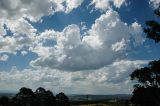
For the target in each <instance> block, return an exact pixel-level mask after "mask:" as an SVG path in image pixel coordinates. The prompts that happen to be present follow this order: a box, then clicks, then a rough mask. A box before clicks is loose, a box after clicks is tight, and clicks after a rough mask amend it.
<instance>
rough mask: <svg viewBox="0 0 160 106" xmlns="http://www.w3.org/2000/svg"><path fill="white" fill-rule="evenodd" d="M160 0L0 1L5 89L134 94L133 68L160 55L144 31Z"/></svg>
mask: <svg viewBox="0 0 160 106" xmlns="http://www.w3.org/2000/svg"><path fill="white" fill-rule="evenodd" d="M159 2H160V1H159V0H141V1H140V0H60V1H58V0H46V1H43V0H33V1H27V2H24V1H22V0H17V1H16V2H13V1H12V0H2V1H0V14H2V15H1V16H0V20H1V21H0V37H1V38H0V39H1V40H0V86H1V88H0V90H2V91H4V90H11V91H16V90H17V89H19V88H20V87H22V86H26V87H30V88H32V89H35V88H37V87H39V86H42V87H45V88H46V89H51V90H53V91H55V92H59V91H64V92H66V93H69V94H80V93H82V94H86V93H91V94H116V93H131V92H132V90H133V87H132V85H133V82H131V81H130V79H129V75H130V73H131V72H133V70H134V69H136V68H139V67H143V66H145V65H146V64H147V63H148V61H149V60H153V59H159V52H160V51H159V50H160V46H159V44H155V42H154V41H152V40H149V39H147V38H146V35H145V34H144V33H143V28H145V27H146V26H145V21H146V20H151V19H155V20H158V18H157V17H156V16H155V15H154V14H153V10H154V9H155V8H156V7H157V3H159ZM77 85H78V86H79V87H78V86H77Z"/></svg>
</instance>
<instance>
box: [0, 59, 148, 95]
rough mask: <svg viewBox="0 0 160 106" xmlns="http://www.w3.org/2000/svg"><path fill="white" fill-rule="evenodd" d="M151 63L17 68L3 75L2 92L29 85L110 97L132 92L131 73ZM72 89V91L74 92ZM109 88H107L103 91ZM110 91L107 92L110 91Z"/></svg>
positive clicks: (123, 62) (133, 62) (0, 78)
mask: <svg viewBox="0 0 160 106" xmlns="http://www.w3.org/2000/svg"><path fill="white" fill-rule="evenodd" d="M147 62H148V61H147V60H136V61H130V60H121V61H116V62H114V63H113V64H111V65H109V66H106V67H103V68H100V69H98V70H90V71H77V72H64V71H60V70H56V69H49V68H40V69H36V70H35V69H24V70H22V71H20V70H18V69H17V68H16V67H13V68H12V70H11V71H9V72H4V71H1V72H0V86H1V87H2V88H1V89H3V88H5V87H6V86H7V87H12V88H13V89H19V87H22V86H27V87H30V88H33V89H35V88H37V87H39V86H42V87H45V88H47V89H51V90H53V91H54V92H59V91H63V90H65V92H67V93H77V92H78V93H82V94H88V93H92V94H95V93H97V94H104V93H105V94H106V93H110V94H111V93H119V91H121V92H123V93H130V92H131V88H132V84H131V82H130V81H129V75H130V73H131V72H132V71H133V70H135V69H136V68H139V67H142V66H143V65H145V64H147ZM71 88H72V91H70V89H71ZM103 88H105V89H103ZM106 89H107V90H106Z"/></svg>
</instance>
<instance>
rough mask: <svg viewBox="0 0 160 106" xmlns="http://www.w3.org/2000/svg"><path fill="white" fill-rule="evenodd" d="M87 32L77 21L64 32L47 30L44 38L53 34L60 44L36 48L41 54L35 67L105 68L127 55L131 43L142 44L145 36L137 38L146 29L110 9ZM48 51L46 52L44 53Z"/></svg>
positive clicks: (34, 63) (33, 63)
mask: <svg viewBox="0 0 160 106" xmlns="http://www.w3.org/2000/svg"><path fill="white" fill-rule="evenodd" d="M135 32H136V33H135ZM86 33H87V34H86V35H85V36H83V37H82V36H81V34H80V28H79V27H78V26H77V25H74V24H73V25H69V26H67V27H66V28H64V30H63V31H62V32H57V31H54V30H52V31H45V32H44V33H43V34H41V36H40V38H44V39H45V36H48V37H49V36H52V39H53V40H54V41H55V42H56V44H55V45H54V46H53V47H44V46H43V44H41V45H38V46H37V47H35V48H33V49H32V52H35V53H37V54H38V55H39V57H38V58H37V59H36V60H33V61H31V63H30V64H31V65H32V66H33V67H49V68H52V69H55V68H56V69H60V70H64V71H79V70H90V69H98V68H102V67H104V66H106V65H109V64H112V62H114V61H116V60H117V59H121V58H123V57H125V53H126V51H127V50H128V49H129V48H130V45H133V46H132V47H135V46H137V45H140V44H141V42H142V41H141V40H142V38H141V37H140V38H141V39H140V40H139V41H137V36H141V35H142V34H143V31H142V28H141V25H139V24H138V23H137V22H134V23H133V24H132V25H127V24H126V23H124V22H122V21H121V19H120V17H119V15H118V13H117V12H115V11H113V10H109V11H107V12H106V13H105V14H102V15H101V16H100V17H99V18H98V19H96V20H95V23H94V24H93V25H92V27H91V29H89V30H88V31H87V32H86ZM42 36H44V37H42ZM40 51H42V52H40ZM44 51H46V52H45V54H42V53H44Z"/></svg>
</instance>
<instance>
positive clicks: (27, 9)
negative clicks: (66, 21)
mask: <svg viewBox="0 0 160 106" xmlns="http://www.w3.org/2000/svg"><path fill="white" fill-rule="evenodd" d="M82 2H83V0H27V1H26V0H16V1H13V0H1V1H0V14H1V18H2V17H3V18H4V17H5V18H7V19H19V18H22V17H24V18H28V19H30V20H31V21H38V20H40V19H41V18H42V17H43V16H48V15H51V14H53V13H54V12H58V11H64V12H66V13H68V12H70V11H72V9H74V8H77V7H78V6H80V5H81V3H82Z"/></svg>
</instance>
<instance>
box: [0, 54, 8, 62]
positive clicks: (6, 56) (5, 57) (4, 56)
mask: <svg viewBox="0 0 160 106" xmlns="http://www.w3.org/2000/svg"><path fill="white" fill-rule="evenodd" d="M7 59H8V55H6V54H3V55H0V61H7Z"/></svg>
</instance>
